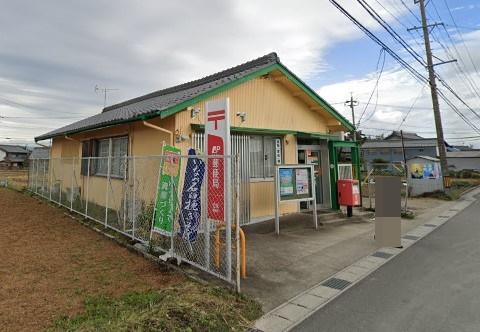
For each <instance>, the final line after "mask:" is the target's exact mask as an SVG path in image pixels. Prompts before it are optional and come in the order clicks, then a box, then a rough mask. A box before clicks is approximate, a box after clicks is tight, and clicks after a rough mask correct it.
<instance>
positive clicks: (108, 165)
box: [105, 148, 112, 227]
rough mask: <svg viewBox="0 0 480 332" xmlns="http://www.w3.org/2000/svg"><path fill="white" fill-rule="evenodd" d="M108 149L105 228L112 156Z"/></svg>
mask: <svg viewBox="0 0 480 332" xmlns="http://www.w3.org/2000/svg"><path fill="white" fill-rule="evenodd" d="M110 149H111V148H109V153H108V159H107V184H106V193H105V227H107V225H108V196H109V195H108V185H109V184H110V165H111V160H112V159H111V158H112V155H111V153H110Z"/></svg>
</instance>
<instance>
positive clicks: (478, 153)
mask: <svg viewBox="0 0 480 332" xmlns="http://www.w3.org/2000/svg"><path fill="white" fill-rule="evenodd" d="M447 158H480V150H470V151H451V152H448V151H447Z"/></svg>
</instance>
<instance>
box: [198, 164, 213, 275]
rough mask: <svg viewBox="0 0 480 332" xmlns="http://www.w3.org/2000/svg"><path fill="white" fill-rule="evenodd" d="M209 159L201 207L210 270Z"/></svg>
mask: <svg viewBox="0 0 480 332" xmlns="http://www.w3.org/2000/svg"><path fill="white" fill-rule="evenodd" d="M207 165H208V157H205V176H204V178H203V188H202V191H203V197H202V203H201V206H202V207H203V209H202V210H203V215H204V218H205V266H206V267H207V269H208V270H210V253H211V251H210V220H209V219H208V205H207V186H208V171H207ZM200 217H201V216H200Z"/></svg>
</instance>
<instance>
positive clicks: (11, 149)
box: [0, 144, 28, 154]
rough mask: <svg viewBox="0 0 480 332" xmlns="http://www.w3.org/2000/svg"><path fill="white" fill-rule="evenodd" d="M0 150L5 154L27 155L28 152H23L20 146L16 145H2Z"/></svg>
mask: <svg viewBox="0 0 480 332" xmlns="http://www.w3.org/2000/svg"><path fill="white" fill-rule="evenodd" d="M0 150H3V151H5V152H7V153H25V154H28V150H25V149H24V148H22V147H21V146H18V145H4V144H0Z"/></svg>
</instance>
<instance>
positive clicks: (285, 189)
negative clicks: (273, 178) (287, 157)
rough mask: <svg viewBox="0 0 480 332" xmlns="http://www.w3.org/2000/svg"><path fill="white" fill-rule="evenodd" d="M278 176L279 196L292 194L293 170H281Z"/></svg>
mask: <svg viewBox="0 0 480 332" xmlns="http://www.w3.org/2000/svg"><path fill="white" fill-rule="evenodd" d="M279 176H280V196H286V195H292V194H293V169H291V168H281V169H280V170H279Z"/></svg>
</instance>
